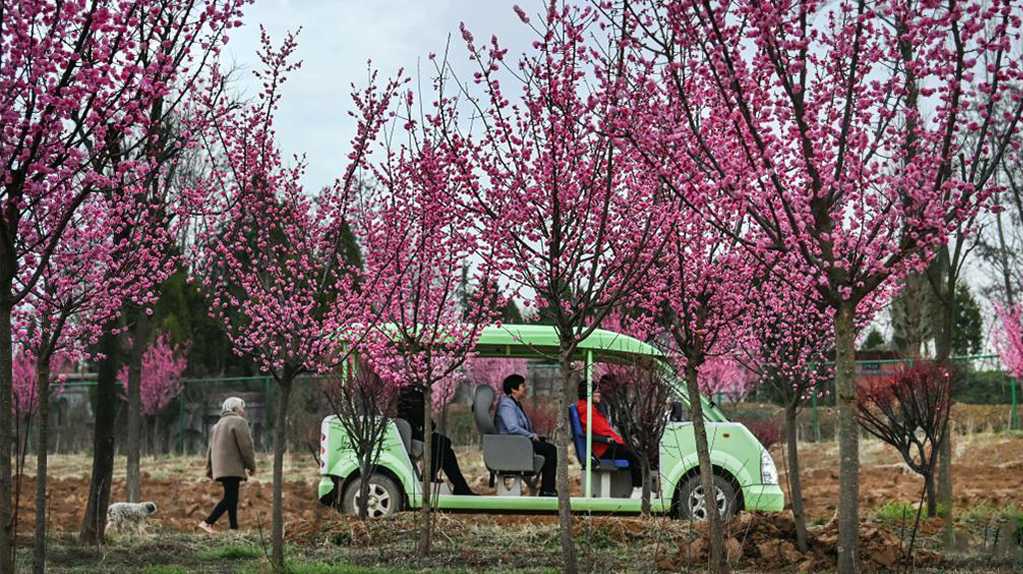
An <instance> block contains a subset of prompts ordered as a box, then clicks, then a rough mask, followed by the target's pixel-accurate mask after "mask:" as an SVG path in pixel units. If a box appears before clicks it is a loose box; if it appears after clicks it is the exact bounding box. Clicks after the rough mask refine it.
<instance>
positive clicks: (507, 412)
mask: <svg viewBox="0 0 1023 574" xmlns="http://www.w3.org/2000/svg"><path fill="white" fill-rule="evenodd" d="M502 389H503V390H504V395H503V396H501V398H499V399H498V401H497V412H496V414H495V416H494V419H495V424H496V425H497V432H499V433H501V434H516V435H521V436H525V437H529V438H530V439H531V440H532V441H533V452H534V453H536V454H539V455H541V456H543V468H542V469H540V496H557V495H558V491H557V490H555V488H554V473H555V471H556V469H557V468H558V450H557V448H555V446H554V445H552V444H551V443H549V442H547V439H546V438H544V437H542V436H540V435H538V434H537V433H536V432H534V431H533V422H532V421H530V420H529V415H527V414H526V411H525V410H523V409H522V403H521V402H520V401H521V400H522V399H524V398H526V391H527V390H526V379H525V378H524V377H523V376H522V375H508V376H507V377H505V379H504V382H503V383H502Z"/></svg>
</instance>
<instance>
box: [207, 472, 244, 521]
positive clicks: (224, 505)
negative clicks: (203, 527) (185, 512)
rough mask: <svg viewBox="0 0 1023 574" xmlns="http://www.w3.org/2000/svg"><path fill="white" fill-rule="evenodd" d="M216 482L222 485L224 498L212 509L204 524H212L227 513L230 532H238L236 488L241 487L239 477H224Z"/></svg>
mask: <svg viewBox="0 0 1023 574" xmlns="http://www.w3.org/2000/svg"><path fill="white" fill-rule="evenodd" d="M217 480H218V481H219V482H220V483H221V484H223V485H224V497H223V498H221V499H220V502H218V503H217V506H215V507H214V508H213V512H211V513H210V516H209V518H207V519H206V524H213V523H214V522H216V521H217V519H219V518H220V515H222V514H224V512H227V521H228V523H229V524H230V526H231V530H238V487H239V485H241V483H242V479H241V477H240V476H225V477H224V478H218V479H217Z"/></svg>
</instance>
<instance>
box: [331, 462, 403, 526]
mask: <svg viewBox="0 0 1023 574" xmlns="http://www.w3.org/2000/svg"><path fill="white" fill-rule="evenodd" d="M361 482H362V481H361V479H359V478H355V479H354V480H352V481H351V482H349V483H348V486H347V488H345V492H344V496H343V497H342V499H341V510H343V511H344V512H345V514H351V515H353V516H355V515H358V514H359V511H358V508H359V505H360V503H361V501H360V500H359V498H360V497H359V494H360V493H359V487H360V484H361ZM367 500H368V503H367V506H366V515H367V517H368V518H383V517H385V516H392V515H394V514H396V513H397V512H398V511H399V510H401V489H400V488H399V487H398V485H397V484H396V483H395V482H394V480H392V479H391V478H390V477H389V476H386V475H383V474H380V473H376V472H374V473H373V474H371V475H370V476H369V496H368V497H367Z"/></svg>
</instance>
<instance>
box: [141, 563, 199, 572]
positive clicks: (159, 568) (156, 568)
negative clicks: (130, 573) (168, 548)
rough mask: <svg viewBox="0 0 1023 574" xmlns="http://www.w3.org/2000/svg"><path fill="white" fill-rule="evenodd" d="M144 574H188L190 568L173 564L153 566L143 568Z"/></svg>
mask: <svg viewBox="0 0 1023 574" xmlns="http://www.w3.org/2000/svg"><path fill="white" fill-rule="evenodd" d="M142 574H188V568H185V567H184V566H175V565H173V564H153V565H150V566H146V567H145V568H143V569H142Z"/></svg>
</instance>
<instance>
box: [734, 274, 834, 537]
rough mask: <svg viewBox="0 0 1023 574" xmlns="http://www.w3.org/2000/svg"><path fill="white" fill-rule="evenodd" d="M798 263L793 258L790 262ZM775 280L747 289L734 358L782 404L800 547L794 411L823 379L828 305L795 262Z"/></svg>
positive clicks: (829, 344) (827, 372) (802, 522)
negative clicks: (745, 311) (745, 312)
mask: <svg viewBox="0 0 1023 574" xmlns="http://www.w3.org/2000/svg"><path fill="white" fill-rule="evenodd" d="M796 263H798V262H796ZM788 269H789V270H790V271H791V273H788V274H786V276H785V279H784V280H781V279H780V278H779V276H778V275H777V274H775V275H772V276H769V277H767V278H765V280H764V281H763V282H761V283H760V284H759V285H757V287H756V289H754V290H751V295H750V296H751V300H750V301H749V303H750V308H751V311H750V313H749V315H748V316H747V317H746V321H745V328H744V329H743V333H742V335H741V339H742V341H743V344H741V345H739V346H738V347H739V350H738V351H737V358H738V359H737V360H738V361H739V362H741V363H742V364H743V365H744V366H745V367H746V368H747V369H749V371H750V372H751V373H752V375H753V376H754V377H755V378H756V381H755V384H756V385H759V386H764V387H768V388H769V389H771V390H772V391H773V392H774V394H775V396H777V397H779V398H780V399H781V401H782V404H783V405H784V408H785V443H786V453H785V454H786V456H787V467H788V471H787V473H786V474H787V477H788V486H789V489H788V490H789V497H790V498H791V504H792V516H793V520H794V521H795V525H796V542H797V544H798V545H799V548H800V551H806V550H807V548H808V546H807V540H808V536H807V531H806V512H805V509H804V505H803V494H802V492H803V490H802V483H801V481H800V474H799V450H798V436H797V433H796V417H797V415H798V414H799V411H800V409H801V408H802V407H803V405H804V404H805V403H806V401H807V399H809V398H810V397H811V396H812V395H813V393H815V392H817V386H818V383H820V382H821V381H823V380H829V379H830V377H831V376H832V372H833V371H832V369H830V368H829V367H828V366H827V363H829V362H830V358H829V355H830V353H831V351H832V350H833V341H834V339H833V336H832V330H831V329H830V328H829V327H830V324H831V323H830V317H829V314H828V311H827V310H826V309H824V308H823V306H822V305H820V302H819V301H814V299H813V294H814V290H813V289H812V288H809V287H808V286H806V285H804V284H802V283H801V281H805V277H806V275H805V274H803V273H800V272H799V266H798V265H792V266H790V267H788Z"/></svg>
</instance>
